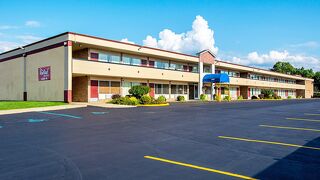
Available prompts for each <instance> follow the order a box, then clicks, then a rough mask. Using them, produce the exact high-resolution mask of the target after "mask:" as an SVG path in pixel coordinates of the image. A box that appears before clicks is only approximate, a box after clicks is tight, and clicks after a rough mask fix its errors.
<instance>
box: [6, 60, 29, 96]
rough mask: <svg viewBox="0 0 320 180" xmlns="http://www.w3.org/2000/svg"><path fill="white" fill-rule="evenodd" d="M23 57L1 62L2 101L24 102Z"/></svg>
mask: <svg viewBox="0 0 320 180" xmlns="http://www.w3.org/2000/svg"><path fill="white" fill-rule="evenodd" d="M23 64H24V63H23V57H20V58H17V59H12V60H10V61H4V62H0V100H23V69H24V68H23Z"/></svg>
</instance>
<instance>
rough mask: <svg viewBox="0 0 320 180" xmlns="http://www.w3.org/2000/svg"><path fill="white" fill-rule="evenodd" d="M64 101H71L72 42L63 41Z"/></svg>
mask: <svg viewBox="0 0 320 180" xmlns="http://www.w3.org/2000/svg"><path fill="white" fill-rule="evenodd" d="M64 50H65V57H64V101H65V102H68V103H70V102H71V101H72V42H71V41H66V42H64Z"/></svg>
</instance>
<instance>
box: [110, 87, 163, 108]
mask: <svg viewBox="0 0 320 180" xmlns="http://www.w3.org/2000/svg"><path fill="white" fill-rule="evenodd" d="M149 92H150V87H148V86H142V85H138V86H132V88H131V89H130V90H129V93H130V95H129V96H126V97H121V96H120V95H113V96H112V101H111V103H113V104H122V105H139V104H143V105H148V104H165V103H166V101H167V99H166V98H165V97H164V96H159V97H158V98H157V99H155V98H154V97H151V96H150V95H149Z"/></svg>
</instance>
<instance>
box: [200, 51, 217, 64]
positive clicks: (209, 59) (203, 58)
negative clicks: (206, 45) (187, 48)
mask: <svg viewBox="0 0 320 180" xmlns="http://www.w3.org/2000/svg"><path fill="white" fill-rule="evenodd" d="M214 60H215V57H214V56H213V55H212V54H211V53H209V52H208V51H207V52H203V53H201V54H200V62H204V63H209V64H214Z"/></svg>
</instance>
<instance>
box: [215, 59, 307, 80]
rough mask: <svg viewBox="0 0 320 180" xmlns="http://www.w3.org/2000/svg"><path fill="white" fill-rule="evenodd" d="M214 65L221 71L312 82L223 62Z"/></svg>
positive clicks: (297, 77)
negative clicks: (228, 70) (232, 70)
mask: <svg viewBox="0 0 320 180" xmlns="http://www.w3.org/2000/svg"><path fill="white" fill-rule="evenodd" d="M215 65H216V68H222V69H234V70H238V71H242V72H250V73H257V74H265V75H269V76H275V77H282V78H288V79H295V80H312V79H308V78H303V77H299V76H294V75H288V74H282V73H278V72H273V71H268V70H264V69H258V68H253V67H248V66H242V65H240V64H232V63H227V62H223V61H215Z"/></svg>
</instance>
